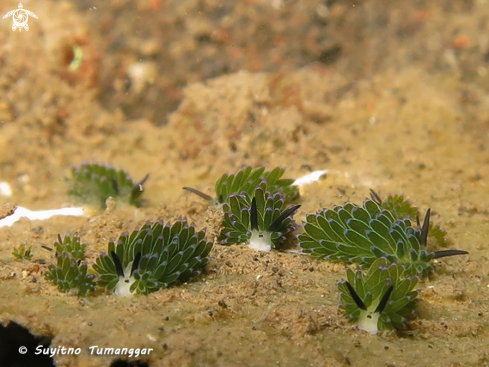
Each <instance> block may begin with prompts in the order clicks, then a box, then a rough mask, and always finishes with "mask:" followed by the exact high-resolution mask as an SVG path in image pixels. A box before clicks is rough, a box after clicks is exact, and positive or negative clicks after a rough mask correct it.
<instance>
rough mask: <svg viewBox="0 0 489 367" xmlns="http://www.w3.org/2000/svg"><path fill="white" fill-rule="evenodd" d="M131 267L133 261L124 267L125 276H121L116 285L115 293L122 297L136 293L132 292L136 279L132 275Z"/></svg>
mask: <svg viewBox="0 0 489 367" xmlns="http://www.w3.org/2000/svg"><path fill="white" fill-rule="evenodd" d="M131 268H132V262H130V263H129V265H127V267H126V268H125V269H124V277H119V281H118V282H117V284H116V285H115V294H117V295H118V296H120V297H132V296H133V295H134V293H133V292H131V285H133V284H134V282H135V281H136V279H134V277H133V276H131Z"/></svg>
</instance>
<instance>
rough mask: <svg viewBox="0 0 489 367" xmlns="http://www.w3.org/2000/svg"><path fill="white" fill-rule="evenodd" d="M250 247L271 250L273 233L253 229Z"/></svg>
mask: <svg viewBox="0 0 489 367" xmlns="http://www.w3.org/2000/svg"><path fill="white" fill-rule="evenodd" d="M249 247H250V248H252V249H253V250H258V251H270V250H271V249H272V234H271V233H270V232H259V231H257V230H253V231H251V237H250V242H249Z"/></svg>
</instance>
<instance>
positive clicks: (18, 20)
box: [3, 3, 37, 32]
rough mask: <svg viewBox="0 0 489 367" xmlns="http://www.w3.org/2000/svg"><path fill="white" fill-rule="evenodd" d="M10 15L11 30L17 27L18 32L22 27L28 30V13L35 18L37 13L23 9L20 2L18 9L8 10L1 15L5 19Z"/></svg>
mask: <svg viewBox="0 0 489 367" xmlns="http://www.w3.org/2000/svg"><path fill="white" fill-rule="evenodd" d="M11 15H12V20H13V21H14V24H12V30H13V31H15V30H16V29H17V28H19V32H22V28H24V29H25V30H26V31H28V30H29V25H28V24H27V21H28V20H29V15H30V16H33V17H34V18H36V19H37V15H36V14H34V13H33V12H31V11H29V10H25V9H24V7H23V6H22V3H20V4H19V9H15V10H12V11H9V12H8V13H7V14H5V15H4V16H3V18H4V19H5V18H7V17H9V16H11Z"/></svg>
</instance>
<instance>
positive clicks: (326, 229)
mask: <svg viewBox="0 0 489 367" xmlns="http://www.w3.org/2000/svg"><path fill="white" fill-rule="evenodd" d="M430 215H431V211H430V209H428V211H427V212H426V216H425V219H424V222H423V225H422V226H420V224H419V220H418V226H417V227H416V226H414V227H413V225H412V224H411V221H410V220H409V219H404V220H400V219H397V220H396V219H395V218H394V216H393V215H392V213H391V212H390V211H388V210H387V209H382V208H381V207H380V206H379V204H378V203H377V202H375V201H374V200H371V199H366V200H365V201H364V202H363V205H362V206H358V205H354V204H352V203H346V204H344V205H343V206H335V207H334V208H333V209H322V210H320V211H319V212H317V213H316V214H309V215H307V216H306V221H305V222H304V223H303V225H304V233H301V234H300V235H299V236H298V238H299V245H300V246H301V247H302V249H303V252H304V253H309V254H311V256H313V257H317V258H323V259H326V260H330V261H336V262H346V263H356V264H359V265H364V266H369V265H371V264H372V263H373V262H374V261H375V260H376V259H378V258H381V257H385V258H386V259H387V260H388V261H390V262H391V263H397V264H399V265H403V264H406V266H407V267H408V269H407V270H408V271H410V272H411V274H413V275H418V274H426V273H428V272H430V271H432V270H433V267H432V265H431V264H430V261H431V260H433V259H438V258H442V257H446V256H453V255H464V254H467V251H463V250H441V251H429V250H427V238H428V231H429V221H430Z"/></svg>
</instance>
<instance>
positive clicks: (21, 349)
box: [19, 347, 27, 354]
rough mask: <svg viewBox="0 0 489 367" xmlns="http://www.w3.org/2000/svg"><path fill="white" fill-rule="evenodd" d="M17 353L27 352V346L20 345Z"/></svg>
mask: <svg viewBox="0 0 489 367" xmlns="http://www.w3.org/2000/svg"><path fill="white" fill-rule="evenodd" d="M19 353H20V354H26V353H27V348H26V347H20V348H19Z"/></svg>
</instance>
